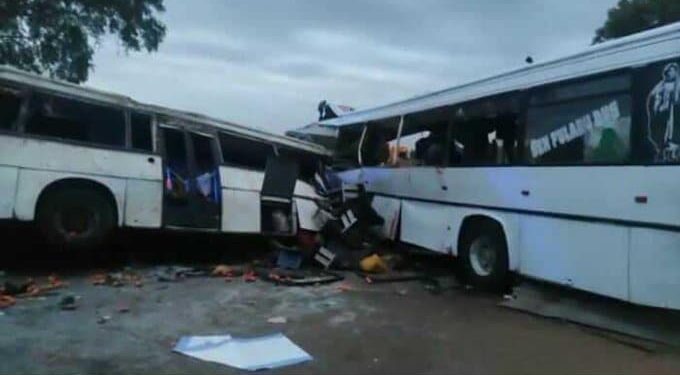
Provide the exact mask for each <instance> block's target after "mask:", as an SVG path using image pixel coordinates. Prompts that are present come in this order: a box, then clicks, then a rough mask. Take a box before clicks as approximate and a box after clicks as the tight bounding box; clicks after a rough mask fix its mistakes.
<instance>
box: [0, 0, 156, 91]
mask: <svg viewBox="0 0 680 375" xmlns="http://www.w3.org/2000/svg"><path fill="white" fill-rule="evenodd" d="M164 11H165V8H164V7H163V0H0V64H8V65H12V66H15V67H17V68H20V69H23V70H28V71H32V72H35V73H47V74H49V75H50V76H52V77H56V78H60V79H64V80H67V81H71V82H75V83H80V82H83V81H85V80H87V76H88V73H89V71H90V70H91V69H92V67H93V66H92V56H93V54H94V50H95V47H96V45H97V43H99V41H100V40H101V38H102V37H103V36H104V35H106V34H113V35H116V36H117V37H118V40H120V42H121V46H122V47H123V48H124V49H125V51H126V52H127V51H140V50H142V49H144V50H146V51H148V52H152V51H155V50H157V49H158V45H159V44H160V43H161V42H162V41H163V37H164V36H165V25H164V24H163V23H161V22H160V21H159V20H158V19H157V15H158V14H159V13H162V12H164Z"/></svg>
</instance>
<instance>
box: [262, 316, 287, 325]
mask: <svg viewBox="0 0 680 375" xmlns="http://www.w3.org/2000/svg"><path fill="white" fill-rule="evenodd" d="M267 323H271V324H286V323H288V319H286V317H285V316H275V317H272V318H269V319H267Z"/></svg>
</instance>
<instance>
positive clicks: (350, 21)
mask: <svg viewBox="0 0 680 375" xmlns="http://www.w3.org/2000/svg"><path fill="white" fill-rule="evenodd" d="M615 3H616V0H571V1H565V0H364V1H359V0H305V1H302V0H299V1H295V0H192V1H188V0H166V8H167V11H166V12H165V13H164V14H162V16H161V17H162V19H163V20H164V22H165V23H166V25H167V27H168V34H167V36H166V39H165V41H164V43H163V44H162V45H161V46H160V48H159V51H158V52H156V53H154V54H146V53H134V54H132V53H131V54H126V53H125V52H124V51H123V50H122V49H121V48H120V47H119V46H118V45H117V44H116V43H115V41H113V40H105V41H104V43H103V44H102V46H101V47H100V49H99V50H98V51H97V54H96V56H95V70H94V72H92V73H91V77H90V80H89V81H88V82H87V85H90V86H94V87H98V88H102V89H106V90H110V91H115V92H119V93H123V94H127V95H129V96H132V97H133V98H134V99H137V100H140V101H144V102H148V103H154V104H160V105H164V106H169V107H173V108H179V109H186V110H191V111H195V112H201V113H205V114H208V115H212V116H215V117H219V118H223V119H226V120H231V121H234V122H237V123H241V124H244V125H249V126H256V127H260V128H263V129H267V130H269V131H273V132H277V133H283V132H284V131H286V130H288V129H292V128H296V127H299V126H302V125H305V124H307V123H309V122H311V121H313V120H315V117H316V116H317V113H316V106H317V104H318V102H319V101H320V100H322V99H327V100H329V101H331V102H333V103H337V104H347V105H351V106H354V107H355V108H358V109H361V108H370V107H371V106H375V105H379V104H385V103H389V102H392V101H396V100H401V99H406V98H408V97H411V96H415V95H419V94H424V93H427V92H430V91H435V90H438V89H442V88H446V87H450V86H454V85H456V84H460V83H465V82H468V81H470V80H474V79H477V78H483V77H485V76H488V75H491V74H495V73H498V72H502V71H506V70H509V69H513V68H516V67H519V66H522V65H523V64H524V58H525V57H526V56H527V55H531V56H533V57H534V60H535V61H544V60H547V59H551V58H555V57H559V56H561V55H564V54H568V53H570V52H574V51H578V50H580V49H582V48H584V47H587V46H588V45H589V44H590V41H591V39H592V36H593V34H594V30H595V29H596V28H597V27H599V26H600V25H601V24H602V23H603V22H604V20H605V18H606V13H607V9H608V8H610V7H612V6H613V5H614V4H615Z"/></svg>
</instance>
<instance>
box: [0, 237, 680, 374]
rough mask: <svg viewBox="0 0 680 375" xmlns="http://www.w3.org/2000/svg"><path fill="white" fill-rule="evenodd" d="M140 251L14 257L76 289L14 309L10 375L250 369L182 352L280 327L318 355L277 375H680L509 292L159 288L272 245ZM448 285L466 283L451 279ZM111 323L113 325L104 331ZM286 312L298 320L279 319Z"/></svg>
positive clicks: (31, 247) (656, 355)
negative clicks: (164, 274) (104, 279)
mask: <svg viewBox="0 0 680 375" xmlns="http://www.w3.org/2000/svg"><path fill="white" fill-rule="evenodd" d="M5 234H6V233H5ZM10 235H11V236H16V234H13V233H12V234H10ZM143 236H146V235H144V234H143ZM131 243H134V244H135V245H139V244H140V242H138V241H132V242H128V243H127V244H123V245H120V246H122V247H126V246H127V247H129V248H126V249H125V250H124V251H122V252H121V251H118V252H112V253H104V254H100V255H99V256H93V255H87V254H86V255H83V254H75V255H74V254H65V253H49V254H47V253H45V252H43V251H42V249H40V246H39V245H37V244H35V243H34V244H26V243H24V245H23V246H21V247H16V248H12V249H6V248H3V262H2V267H0V269H2V270H3V271H4V273H5V276H4V278H5V279H23V278H25V277H29V276H32V277H40V276H45V275H48V274H50V273H52V272H57V273H59V274H60V275H61V276H62V278H63V279H64V280H65V281H67V282H68V283H69V284H70V285H69V286H68V288H65V289H63V290H59V294H58V295H50V296H45V297H41V298H35V299H25V300H20V301H19V303H18V304H17V305H15V306H13V307H10V308H8V309H5V310H2V312H1V313H0V332H2V334H1V335H0V359H2V360H1V361H0V373H3V374H4V373H31V374H42V373H50V374H66V373H98V374H106V373H142V372H144V373H158V374H175V373H201V374H203V373H206V374H207V373H211V374H212V373H224V374H230V373H237V372H240V371H238V370H235V369H232V368H229V367H226V366H222V365H217V364H212V363H207V362H201V361H199V360H195V359H192V358H189V357H185V356H182V355H180V354H176V353H173V352H171V349H172V347H173V345H174V343H175V342H176V341H177V340H178V339H179V338H180V337H181V336H183V335H215V334H231V335H233V336H241V337H254V336H257V335H264V334H270V333H275V332H282V333H284V334H285V335H286V336H288V337H289V338H290V339H291V340H292V341H294V342H295V343H296V344H298V345H299V346H300V347H302V348H303V349H305V350H306V351H307V352H308V353H310V354H311V355H312V356H313V357H314V360H313V361H311V362H307V363H303V364H300V365H296V366H290V367H285V368H280V369H276V370H268V371H267V372H271V373H282V374H283V373H297V374H319V373H357V374H359V373H361V374H363V373H366V374H377V373H397V374H401V373H409V374H410V373H423V374H424V373H466V374H471V373H483V374H490V373H522V374H549V373H620V374H628V373H631V374H633V373H655V374H659V373H680V352H678V351H677V349H671V348H665V347H660V348H657V349H656V350H654V351H649V350H641V349H640V348H636V347H634V346H631V345H628V344H626V343H622V342H620V341H616V340H612V339H611V338H610V337H607V336H606V335H602V334H601V333H600V332H597V331H594V330H591V329H587V328H583V327H580V326H577V325H574V324H569V323H565V322H558V321H552V320H547V319H543V318H539V317H534V316H531V315H527V314H523V313H519V312H515V311H511V310H507V309H504V308H501V307H499V306H497V303H498V302H499V300H500V298H502V297H500V296H496V295H489V294H483V293H480V292H475V291H469V290H465V289H464V288H458V287H451V288H446V289H445V290H444V291H443V292H442V293H440V294H433V293H432V292H431V291H430V290H428V289H427V288H426V287H425V286H424V285H423V284H422V283H421V282H418V281H415V282H413V281H412V282H401V283H390V284H372V285H368V284H366V283H365V281H363V280H362V279H360V278H358V277H357V276H355V275H353V274H347V279H346V280H345V283H346V284H345V285H349V286H351V287H352V290H340V289H341V288H338V285H339V284H337V283H336V284H330V285H323V286H310V287H284V286H275V285H273V284H270V283H267V282H264V281H256V282H254V283H245V282H244V281H242V280H234V281H232V282H225V281H224V280H222V279H219V278H206V277H200V278H190V279H185V280H182V281H179V282H160V281H157V280H156V279H155V278H154V277H153V274H154V271H155V270H157V267H159V265H160V266H165V265H168V264H196V263H200V264H208V263H219V262H222V261H231V262H237V261H243V259H238V258H239V257H235V254H239V256H242V257H245V258H247V257H248V256H249V254H248V253H249V252H250V248H253V249H254V248H257V247H261V246H262V243H261V241H258V240H256V239H243V238H239V239H236V240H234V239H227V240H224V239H219V240H205V239H203V238H202V239H200V240H196V238H188V239H187V238H184V239H182V240H178V239H177V238H154V239H153V240H149V241H147V242H145V243H146V245H145V246H144V248H143V249H138V248H135V246H131V245H130V244H131ZM253 251H255V250H253ZM244 253H245V255H244ZM197 254H198V255H197ZM123 267H130V269H131V270H132V271H133V272H135V273H138V274H140V275H144V276H145V282H144V285H143V286H142V287H141V288H137V287H134V286H132V285H127V286H122V287H118V288H114V287H111V286H94V285H92V284H91V283H90V280H89V279H88V277H89V276H90V275H91V273H92V272H93V271H94V270H95V269H98V268H102V269H106V270H120V269H122V268H123ZM440 280H441V281H442V285H450V286H453V285H455V282H454V281H453V279H452V278H451V277H450V276H445V277H442V278H441V279H440ZM69 293H71V294H73V295H75V296H77V297H78V299H77V303H78V308H77V309H76V310H73V311H63V310H61V309H60V308H59V307H58V302H59V301H60V299H61V298H62V297H63V296H64V295H66V294H69ZM124 308H126V309H129V311H127V312H122V311H120V310H124ZM102 316H110V319H109V320H108V321H106V322H103V323H102V322H101V320H102V319H101V317H102ZM276 316H283V317H286V318H287V322H286V323H285V324H271V323H268V322H267V319H268V318H271V317H276Z"/></svg>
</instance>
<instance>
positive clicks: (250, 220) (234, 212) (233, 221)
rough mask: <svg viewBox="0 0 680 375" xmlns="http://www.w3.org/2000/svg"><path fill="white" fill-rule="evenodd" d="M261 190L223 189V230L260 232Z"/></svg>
mask: <svg viewBox="0 0 680 375" xmlns="http://www.w3.org/2000/svg"><path fill="white" fill-rule="evenodd" d="M260 226H261V221H260V192H258V191H243V190H232V189H222V231H224V232H230V233H260V231H261V228H260Z"/></svg>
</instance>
